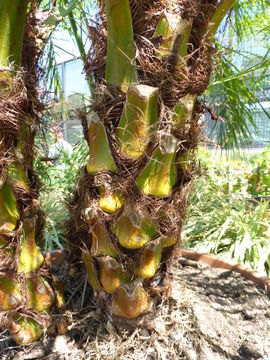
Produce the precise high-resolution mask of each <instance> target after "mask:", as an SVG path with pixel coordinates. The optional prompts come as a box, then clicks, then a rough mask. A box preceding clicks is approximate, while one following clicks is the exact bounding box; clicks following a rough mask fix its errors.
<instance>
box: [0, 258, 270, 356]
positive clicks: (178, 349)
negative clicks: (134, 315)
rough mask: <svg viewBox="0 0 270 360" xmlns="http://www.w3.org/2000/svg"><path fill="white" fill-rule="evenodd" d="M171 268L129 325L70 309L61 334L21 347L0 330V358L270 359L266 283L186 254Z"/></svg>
mask: <svg viewBox="0 0 270 360" xmlns="http://www.w3.org/2000/svg"><path fill="white" fill-rule="evenodd" d="M172 274H173V278H174V279H173V281H172V288H171V293H170V295H169V296H168V299H167V300H164V301H163V302H161V303H160V304H158V305H157V306H156V310H155V311H154V312H153V313H152V314H150V315H148V316H146V317H145V318H144V321H143V324H142V325H141V326H138V327H137V328H136V329H135V330H133V331H130V330H129V331H128V330H123V328H120V327H119V326H118V327H116V326H115V325H113V324H112V323H111V322H110V320H108V319H106V318H105V317H104V314H103V313H101V312H100V311H98V310H97V309H96V307H95V305H94V304H93V306H90V307H89V306H88V307H87V308H83V309H82V310H78V311H77V312H74V313H70V314H69V317H70V320H71V323H70V324H71V325H70V326H69V329H70V330H69V332H68V333H67V334H66V335H58V336H54V337H52V336H51V337H50V336H48V335H47V336H44V338H43V339H42V340H41V341H39V342H37V343H35V344H31V345H28V346H24V347H18V346H15V345H14V343H13V342H12V340H11V339H10V338H9V335H8V333H7V332H5V333H3V334H2V335H1V338H0V359H8V360H9V359H16V360H20V359H59V360H62V359H63V360H66V359H67V360H69V359H76V360H77V359H78V360H80V359H106V360H107V359H108V360H113V359H115V360H116V359H117V360H118V359H123V360H130V359H136V360H137V359H138V360H139V359H143V360H155V359H161V360H165V359H169V360H171V359H187V360H197V359H198V360H199V359H200V360H212V359H213V360H219V359H220V360H225V359H233V360H238V359H239V360H240V359H245V360H252V359H260V360H270V299H269V297H268V296H267V295H266V293H265V292H264V291H263V289H260V288H258V287H257V286H256V285H254V284H253V283H252V282H250V281H249V280H246V279H245V278H243V277H242V276H241V275H239V274H237V273H234V272H230V271H227V270H221V269H215V268H209V267H206V266H202V265H199V264H198V263H193V262H190V261H187V260H185V259H180V260H179V261H178V262H177V263H176V264H175V266H174V268H173V269H172ZM82 286H83V285H82ZM79 290H80V291H81V292H82V288H81V289H79ZM89 293H90V290H89V289H88V290H87V291H86V293H85V294H86V295H87V296H88V295H89Z"/></svg>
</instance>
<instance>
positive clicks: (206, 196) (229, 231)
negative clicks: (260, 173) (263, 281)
mask: <svg viewBox="0 0 270 360" xmlns="http://www.w3.org/2000/svg"><path fill="white" fill-rule="evenodd" d="M267 155H268V156H267ZM200 156H201V158H203V160H202V166H203V168H204V169H205V168H206V167H207V168H208V169H207V170H206V172H205V173H204V175H203V177H202V178H201V179H199V181H198V182H197V184H196V188H194V189H193V192H192V194H191V196H190V208H189V216H188V220H187V222H186V224H185V228H184V231H183V234H182V235H183V240H184V244H185V246H187V247H194V248H196V249H198V250H199V251H203V252H210V253H214V254H221V255H222V256H223V257H225V258H228V259H233V260H235V261H237V262H240V263H242V264H247V265H249V266H251V267H252V268H255V269H257V270H259V271H265V272H266V273H267V274H268V275H269V273H270V250H269V249H270V212H269V201H267V200H262V201H260V202H259V201H257V200H256V198H254V197H253V196H252V191H251V190H250V176H251V175H250V174H252V173H253V172H254V171H255V170H254V169H256V167H254V164H256V163H257V162H259V163H260V159H265V161H267V159H268V158H269V149H266V150H265V151H264V152H263V153H262V154H261V155H259V156H258V155H256V156H254V155H253V156H252V157H247V158H245V159H244V160H239V159H237V160H235V159H233V157H232V158H230V159H227V160H226V159H224V158H222V157H219V158H218V160H216V159H215V158H214V157H213V156H211V152H210V151H206V152H205V153H201V154H200ZM264 194H268V195H269V194H270V192H269V188H268V190H267V191H265V193H264Z"/></svg>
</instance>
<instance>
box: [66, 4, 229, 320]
mask: <svg viewBox="0 0 270 360" xmlns="http://www.w3.org/2000/svg"><path fill="white" fill-rule="evenodd" d="M234 3H235V1H234V0H221V1H217V0H208V1H207V0H192V1H190V0H188V1H186V0H178V1H177V0H174V1H167V0H159V1H156V0H148V1H146V0H129V1H128V0H105V1H98V7H99V15H98V19H97V22H96V23H97V24H98V25H97V26H95V27H89V28H88V30H89V34H90V38H91V41H92V48H91V52H90V56H89V57H88V59H87V62H86V64H85V68H86V72H87V76H88V78H89V79H92V78H94V81H95V84H96V89H95V93H94V103H93V107H92V111H91V112H90V113H88V114H87V116H86V119H84V122H83V125H84V128H86V127H87V126H88V143H89V148H90V154H89V160H88V164H87V166H86V170H85V174H84V175H83V176H82V178H81V179H80V181H79V183H78V186H77V190H76V192H75V196H74V198H73V200H72V202H71V204H70V213H71V220H70V222H69V229H68V237H69V248H70V253H71V255H72V256H73V259H74V261H75V262H78V257H80V256H81V255H80V254H82V258H83V263H84V265H85V267H86V271H87V275H88V282H89V284H90V285H91V287H92V288H93V291H94V294H95V297H96V299H97V301H98V302H99V303H100V304H102V306H103V307H105V309H106V311H107V312H108V313H110V314H111V315H112V316H115V317H121V318H125V319H134V318H137V317H139V316H140V315H142V314H144V313H145V312H147V311H149V310H150V308H151V305H152V303H153V297H154V296H156V295H157V294H158V293H159V292H162V291H164V289H165V285H164V281H163V280H164V277H165V276H166V274H167V270H168V266H169V264H170V259H172V257H173V256H177V254H178V253H179V252H177V250H178V249H179V248H180V247H181V239H180V233H181V228H182V225H183V219H184V216H185V211H186V206H187V197H188V194H189V190H190V188H191V185H192V182H193V179H194V177H195V176H196V174H197V173H198V165H197V163H196V160H195V151H196V148H197V145H198V142H199V139H200V133H201V127H200V125H199V122H198V120H199V118H200V115H201V114H202V106H201V104H200V101H199V97H200V95H202V94H203V93H204V91H205V90H206V88H207V85H208V83H209V78H210V74H211V70H212V68H211V64H212V58H213V55H214V52H215V51H214V49H213V47H212V43H213V37H214V35H215V32H216V30H217V28H218V26H219V24H220V23H221V21H222V19H223V18H224V16H225V15H226V14H227V12H228V11H229V10H230V9H231V8H232V6H233V5H234Z"/></svg>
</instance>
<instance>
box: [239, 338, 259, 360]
mask: <svg viewBox="0 0 270 360" xmlns="http://www.w3.org/2000/svg"><path fill="white" fill-rule="evenodd" d="M238 353H239V355H241V356H242V357H243V358H244V359H260V358H262V357H263V356H264V350H263V344H261V345H260V344H259V343H253V342H249V341H246V342H245V343H244V344H242V345H241V346H240V348H239V350H238Z"/></svg>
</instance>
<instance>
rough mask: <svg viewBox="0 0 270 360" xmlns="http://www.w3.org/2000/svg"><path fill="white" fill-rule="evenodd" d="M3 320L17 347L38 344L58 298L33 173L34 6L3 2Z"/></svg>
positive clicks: (0, 106) (0, 65)
mask: <svg viewBox="0 0 270 360" xmlns="http://www.w3.org/2000/svg"><path fill="white" fill-rule="evenodd" d="M0 44H1V48H0V161H1V163H0V316H1V327H2V326H7V327H8V328H9V329H10V332H11V334H12V336H13V338H14V339H15V341H16V342H17V343H18V344H25V343H28V342H32V341H35V340H36V339H38V338H39V337H40V335H41V334H42V328H43V326H44V324H45V323H46V322H47V320H48V314H47V312H48V310H49V309H50V307H51V305H52V303H53V302H54V299H55V295H54V292H53V290H52V288H51V286H50V285H49V281H48V279H47V275H48V274H47V273H46V270H45V269H44V267H42V265H43V262H44V258H43V255H42V254H41V252H40V251H39V249H38V246H37V240H38V238H39V237H40V234H41V229H42V222H43V221H42V213H41V211H40V209H39V206H38V202H37V200H36V199H37V195H38V184H37V181H36V177H35V175H34V172H33V166H32V163H33V157H34V154H33V141H34V135H35V132H36V126H37V124H38V121H39V118H38V112H39V111H40V109H41V108H40V103H39V101H38V91H37V80H38V78H37V71H36V70H37V61H38V54H39V51H38V49H37V47H36V29H35V18H34V7H33V4H32V5H31V3H30V1H28V0H12V1H9V0H0Z"/></svg>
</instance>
